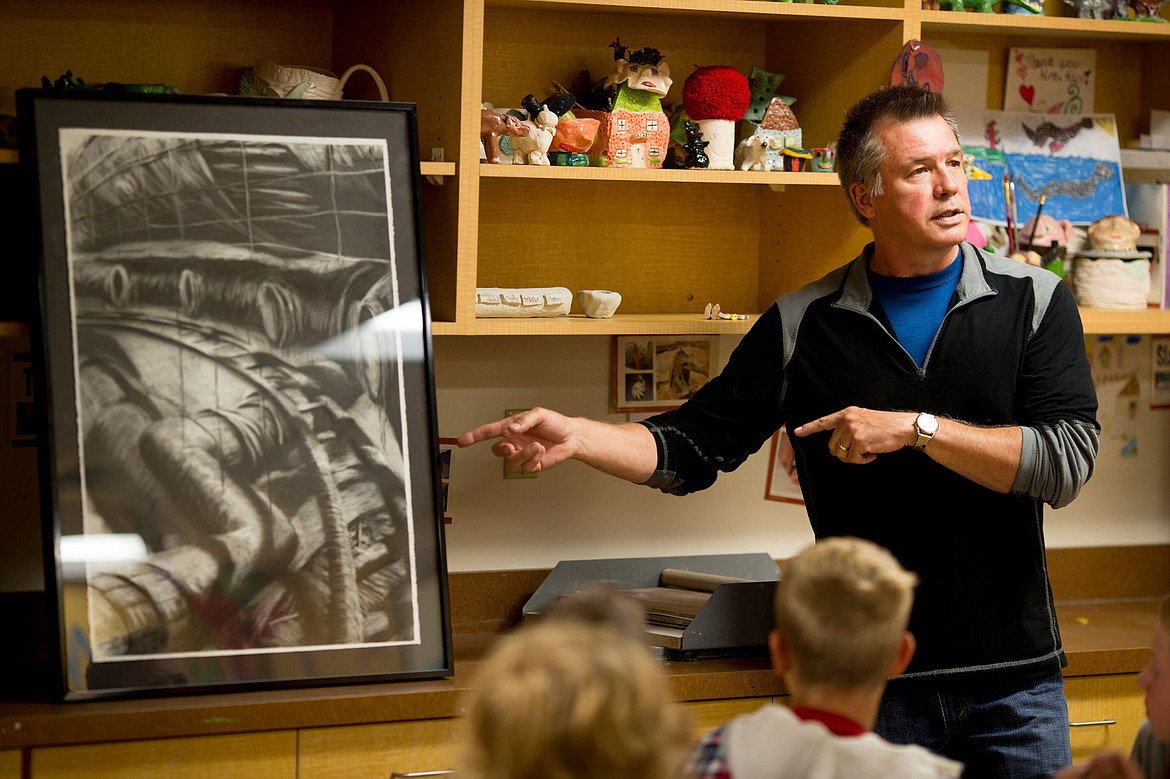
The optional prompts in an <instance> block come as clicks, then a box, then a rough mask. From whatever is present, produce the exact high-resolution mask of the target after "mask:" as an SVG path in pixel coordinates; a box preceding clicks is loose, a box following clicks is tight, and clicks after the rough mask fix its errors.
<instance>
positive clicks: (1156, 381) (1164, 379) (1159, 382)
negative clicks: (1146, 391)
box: [1150, 335, 1170, 408]
mask: <svg viewBox="0 0 1170 779" xmlns="http://www.w3.org/2000/svg"><path fill="white" fill-rule="evenodd" d="M1150 341H1151V344H1150V408H1170V336H1167V335H1155V336H1153V337H1152V338H1151V339H1150Z"/></svg>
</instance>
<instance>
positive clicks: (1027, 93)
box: [1020, 84, 1036, 105]
mask: <svg viewBox="0 0 1170 779" xmlns="http://www.w3.org/2000/svg"><path fill="white" fill-rule="evenodd" d="M1020 97H1022V98H1024V102H1025V103H1027V104H1028V105H1032V99H1033V98H1035V97H1036V87H1034V86H1032V85H1031V84H1020Z"/></svg>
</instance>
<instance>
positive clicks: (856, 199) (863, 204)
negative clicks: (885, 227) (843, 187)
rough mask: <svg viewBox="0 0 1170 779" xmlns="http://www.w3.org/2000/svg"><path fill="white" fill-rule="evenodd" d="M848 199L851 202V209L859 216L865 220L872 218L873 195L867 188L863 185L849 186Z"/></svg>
mask: <svg viewBox="0 0 1170 779" xmlns="http://www.w3.org/2000/svg"><path fill="white" fill-rule="evenodd" d="M849 199H850V200H852V201H853V207H854V208H856V209H857V212H858V213H859V214H861V215H862V216H864V217H865V218H866V219H872V218H873V214H874V209H873V195H872V194H870V191H869V187H867V186H865V185H864V184H850V185H849Z"/></svg>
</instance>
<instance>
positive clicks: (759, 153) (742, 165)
mask: <svg viewBox="0 0 1170 779" xmlns="http://www.w3.org/2000/svg"><path fill="white" fill-rule="evenodd" d="M770 148H771V146H770V144H769V143H768V140H767V139H766V138H762V137H760V136H758V135H749V136H748V137H747V138H744V139H743V140H742V141H740V142H739V145H737V146H736V148H735V162H736V165H737V166H738V167H739V169H740V170H765V171H766V170H771V167H770V166H769V165H768V149H770Z"/></svg>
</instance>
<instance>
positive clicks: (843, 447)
mask: <svg viewBox="0 0 1170 779" xmlns="http://www.w3.org/2000/svg"><path fill="white" fill-rule="evenodd" d="M837 448H838V449H840V450H841V451H842V452H848V451H849V447H848V446H843V445H842V444H841V442H840V441H838V442H837Z"/></svg>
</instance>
